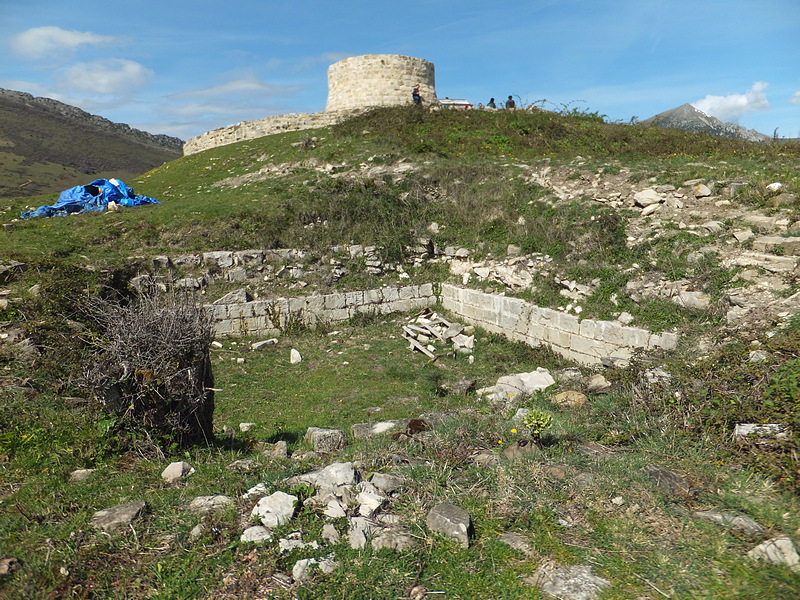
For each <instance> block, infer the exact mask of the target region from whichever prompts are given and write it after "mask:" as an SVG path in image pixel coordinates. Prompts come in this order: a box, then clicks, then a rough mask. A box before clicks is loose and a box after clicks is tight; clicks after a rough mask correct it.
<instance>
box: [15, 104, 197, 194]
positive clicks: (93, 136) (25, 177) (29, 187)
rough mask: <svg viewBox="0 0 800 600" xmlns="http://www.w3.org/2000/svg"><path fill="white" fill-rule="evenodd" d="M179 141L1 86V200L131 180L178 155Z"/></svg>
mask: <svg viewBox="0 0 800 600" xmlns="http://www.w3.org/2000/svg"><path fill="white" fill-rule="evenodd" d="M182 148H183V141H182V140H180V139H178V138H176V137H171V136H168V135H154V134H151V133H147V132H145V131H140V130H138V129H134V128H132V127H130V126H129V125H126V124H124V123H113V122H111V121H109V120H108V119H105V118H103V117H99V116H97V115H92V114H90V113H87V112H85V111H83V110H81V109H79V108H76V107H74V106H70V105H68V104H64V103H63V102H58V101H57V100H52V99H50V98H37V97H35V96H32V95H31V94H27V93H25V92H16V91H13V90H6V89H2V88H0V198H13V197H22V196H32V195H37V194H47V193H53V192H60V191H61V190H64V189H67V188H70V187H72V186H75V185H79V184H84V183H89V182H90V181H92V180H94V179H100V178H110V177H117V178H119V179H122V180H123V181H124V180H125V179H130V178H132V177H135V176H138V175H141V174H142V173H145V172H147V171H149V170H150V169H153V168H155V167H157V166H159V165H162V164H164V163H165V162H168V161H171V160H174V159H176V158H178V157H180V156H182V154H183V151H182Z"/></svg>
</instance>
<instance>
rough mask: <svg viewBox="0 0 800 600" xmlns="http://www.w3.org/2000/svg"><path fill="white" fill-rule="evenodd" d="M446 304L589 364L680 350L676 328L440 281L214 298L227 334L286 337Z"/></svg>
mask: <svg viewBox="0 0 800 600" xmlns="http://www.w3.org/2000/svg"><path fill="white" fill-rule="evenodd" d="M437 302H441V303H442V306H443V307H444V308H445V309H446V310H448V311H450V312H451V313H453V314H454V315H456V316H458V317H459V318H460V319H462V320H464V321H466V322H467V323H470V324H473V325H476V326H478V327H481V328H483V329H485V330H487V331H490V332H494V333H499V334H502V335H504V336H506V337H508V338H509V339H512V340H516V341H518V342H522V343H524V344H528V345H530V346H540V345H546V346H549V347H550V348H551V349H552V350H554V351H555V352H558V353H559V354H561V355H562V356H564V357H566V358H569V359H570V360H574V361H576V362H578V363H581V364H588V365H591V364H599V363H600V362H601V360H602V359H603V358H612V359H613V358H618V359H622V360H627V359H629V358H631V356H632V355H633V352H634V351H635V350H637V349H654V348H660V349H663V350H674V349H675V347H676V346H677V344H678V336H677V334H674V333H660V334H658V333H650V332H649V331H647V330H646V329H641V328H639V327H628V326H625V325H622V324H621V323H618V322H616V321H596V320H593V319H583V320H582V321H579V320H578V318H577V317H576V316H574V315H571V314H568V313H564V312H561V311H558V310H553V309H550V308H541V307H538V306H535V305H533V304H530V303H528V302H525V301H524V300H521V299H519V298H510V297H508V296H500V295H497V294H488V293H485V292H481V291H480V290H473V289H468V288H461V287H457V286H454V285H451V284H443V285H442V289H441V295H440V296H439V297H437V295H436V293H435V291H434V287H433V284H430V283H427V284H424V285H411V286H405V287H401V288H393V287H384V288H379V289H375V290H365V291H354V292H340V293H336V294H326V295H319V296H306V297H301V298H278V299H273V300H255V301H252V302H242V303H234V304H208V305H206V307H205V308H206V310H208V311H209V313H210V314H211V316H212V318H213V321H214V328H215V332H216V334H217V335H218V336H219V337H235V336H243V335H265V336H275V335H278V334H279V333H280V332H281V331H282V330H284V329H285V328H286V326H287V325H288V324H289V323H291V322H292V321H295V322H299V323H302V324H304V325H307V326H309V327H314V326H315V325H317V324H320V323H327V324H332V323H336V322H340V321H346V320H348V319H351V318H353V317H355V316H357V315H359V314H388V313H392V312H408V311H411V310H416V309H420V308H424V307H427V306H433V305H434V304H436V303H437Z"/></svg>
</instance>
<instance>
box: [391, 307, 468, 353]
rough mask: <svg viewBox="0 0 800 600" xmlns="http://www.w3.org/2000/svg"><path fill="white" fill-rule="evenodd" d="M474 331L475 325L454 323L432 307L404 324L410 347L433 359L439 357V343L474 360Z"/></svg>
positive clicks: (404, 332)
mask: <svg viewBox="0 0 800 600" xmlns="http://www.w3.org/2000/svg"><path fill="white" fill-rule="evenodd" d="M474 331H475V328H474V327H472V326H468V327H464V326H463V325H461V324H460V323H452V322H450V321H448V320H446V319H445V318H443V317H442V316H441V315H439V314H437V313H435V312H433V311H432V310H431V309H425V310H423V311H422V312H421V313H419V314H418V315H417V316H416V317H412V318H410V319H408V320H407V322H406V324H405V325H403V337H404V338H405V339H406V340H408V343H409V348H410V349H411V350H416V351H418V352H422V354H424V355H425V356H427V357H429V358H431V359H435V358H437V357H438V355H437V347H436V344H437V343H439V344H447V345H449V348H450V351H451V352H453V353H454V354H465V355H468V356H469V358H470V360H472V357H473V350H474V349H475V335H474ZM439 352H441V351H439Z"/></svg>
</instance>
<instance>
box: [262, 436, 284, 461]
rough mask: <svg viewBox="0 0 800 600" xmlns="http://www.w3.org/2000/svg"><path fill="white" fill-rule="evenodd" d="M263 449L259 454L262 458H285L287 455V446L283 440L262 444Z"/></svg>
mask: <svg viewBox="0 0 800 600" xmlns="http://www.w3.org/2000/svg"><path fill="white" fill-rule="evenodd" d="M263 446H264V449H263V450H262V451H261V455H262V456H263V457H264V458H287V457H288V456H289V447H288V445H287V444H286V442H285V441H284V440H278V441H277V442H275V443H274V444H264V445H263Z"/></svg>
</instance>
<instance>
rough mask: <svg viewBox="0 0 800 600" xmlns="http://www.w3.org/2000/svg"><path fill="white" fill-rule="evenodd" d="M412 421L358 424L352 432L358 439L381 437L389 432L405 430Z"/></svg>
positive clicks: (401, 420)
mask: <svg viewBox="0 0 800 600" xmlns="http://www.w3.org/2000/svg"><path fill="white" fill-rule="evenodd" d="M409 421H410V419H396V420H394V421H380V422H378V423H356V424H355V425H353V426H352V427H351V428H350V430H351V431H352V433H353V437H354V438H356V439H360V438H368V437H373V436H376V435H381V434H383V433H387V432H389V431H398V430H401V431H402V430H403V429H405V428H406V427H408V423H409Z"/></svg>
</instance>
